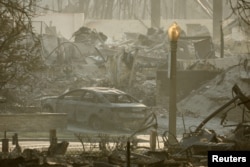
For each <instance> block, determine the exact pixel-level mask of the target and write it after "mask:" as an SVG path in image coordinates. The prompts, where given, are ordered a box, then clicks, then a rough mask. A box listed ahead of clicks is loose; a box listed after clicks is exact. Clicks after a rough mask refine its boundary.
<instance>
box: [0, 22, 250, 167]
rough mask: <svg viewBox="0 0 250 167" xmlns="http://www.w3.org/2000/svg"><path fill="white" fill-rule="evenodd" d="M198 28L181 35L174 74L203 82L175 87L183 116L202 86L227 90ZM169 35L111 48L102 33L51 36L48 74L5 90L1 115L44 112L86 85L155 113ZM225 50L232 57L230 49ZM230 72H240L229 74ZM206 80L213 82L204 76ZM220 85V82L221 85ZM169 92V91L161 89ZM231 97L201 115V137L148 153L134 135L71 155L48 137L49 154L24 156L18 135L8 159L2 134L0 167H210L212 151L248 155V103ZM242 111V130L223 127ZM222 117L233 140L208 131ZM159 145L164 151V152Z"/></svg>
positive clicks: (151, 34) (238, 95)
mask: <svg viewBox="0 0 250 167" xmlns="http://www.w3.org/2000/svg"><path fill="white" fill-rule="evenodd" d="M198 27H199V28H198V30H199V33H198V34H199V35H198V36H196V37H188V36H187V35H186V34H185V32H184V31H183V32H182V34H181V39H180V41H179V43H178V49H177V55H178V62H177V64H178V65H177V68H178V69H177V70H178V72H179V74H180V75H179V76H182V77H180V78H179V79H178V80H179V83H183V81H185V80H186V78H185V77H184V76H190V77H191V76H193V75H194V74H195V75H199V76H201V77H200V78H201V79H199V80H195V79H191V81H192V83H191V84H190V85H189V86H188V84H187V85H186V86H185V84H180V85H179V86H177V88H178V91H177V97H178V100H179V101H180V103H181V105H180V109H183V103H185V100H186V99H185V98H189V99H191V98H190V96H191V95H193V94H195V93H199V92H198V91H197V90H199V89H198V88H200V86H202V85H203V84H204V83H208V82H207V81H210V83H211V82H213V81H215V80H214V79H216V81H217V80H218V78H220V81H221V82H223V81H225V78H226V75H227V73H226V72H227V71H225V69H220V68H218V67H216V66H215V65H213V64H212V63H210V62H211V61H209V59H217V58H219V56H218V55H216V51H217V46H216V45H214V44H213V42H212V40H211V37H210V36H209V33H208V31H207V30H206V29H204V27H200V26H198ZM165 33H166V32H164V31H163V30H162V29H154V28H149V29H148V32H147V34H145V35H144V34H138V33H125V38H124V40H122V41H114V40H112V39H110V38H109V37H107V36H106V35H105V34H103V33H101V32H97V31H96V30H92V29H90V28H88V27H81V28H80V29H79V30H78V31H77V32H75V33H74V34H73V35H72V39H73V40H74V41H73V42H72V41H68V40H66V39H64V38H62V37H58V36H56V35H55V34H53V33H51V31H49V32H48V33H47V34H44V35H43V36H42V37H40V38H41V52H42V57H43V62H44V66H43V68H42V69H41V70H40V71H36V72H34V73H33V74H30V75H32V76H33V77H31V80H29V83H30V84H29V85H28V86H27V85H25V84H22V85H19V86H18V87H17V89H16V90H17V91H13V90H10V89H6V91H5V90H1V91H2V92H1V94H2V95H1V99H0V100H1V105H2V106H4V107H3V108H4V109H3V111H2V112H3V113H8V114H13V113H16V112H17V111H18V112H26V113H27V112H28V113H34V112H40V108H39V107H40V106H39V99H40V98H41V97H44V96H47V95H51V94H54V93H61V92H63V91H64V90H65V88H68V89H73V88H78V87H79V88H80V87H82V86H83V85H84V86H104V87H115V88H119V89H121V90H124V91H127V92H130V93H132V94H133V95H134V96H135V97H137V98H139V99H142V100H143V102H144V104H146V105H148V106H150V107H152V110H154V107H158V106H163V107H167V106H166V105H167V104H166V103H165V102H164V101H165V99H166V100H167V99H168V97H167V96H168V94H167V91H166V90H167V89H168V80H167V77H166V76H167V69H168V56H169V54H168V53H169V48H168V46H169V43H168V40H167V39H166V34H165ZM228 50H229V51H230V48H229V49H228ZM247 62H248V59H245V60H244V63H243V65H242V63H239V67H240V68H239V69H240V70H241V74H242V73H244V74H248V71H249V65H248V64H247ZM241 67H242V68H241ZM232 68H235V67H231V68H230V69H232ZM237 70H238V68H237ZM208 73H209V75H207V74H208ZM247 76H248V75H244V78H241V80H240V81H241V82H240V86H242V85H244V84H243V83H247V85H248V84H249V78H248V77H247ZM38 78H39V79H38ZM221 82H220V83H221ZM220 83H219V82H216V84H217V85H220ZM12 84H13V83H10V85H6V87H8V86H9V87H10V86H12ZM165 84H166V86H167V88H166V87H164V86H162V85H165ZM216 84H215V85H216ZM244 87H245V86H244ZM230 89H232V94H233V97H232V98H231V99H228V98H226V99H223V100H224V101H223V103H224V104H222V105H219V106H218V105H217V106H218V107H217V109H216V110H214V111H213V112H210V115H209V112H207V111H202V112H205V113H208V114H207V115H208V116H207V117H206V118H205V119H204V120H203V121H202V122H201V123H200V125H199V126H198V127H196V129H192V128H190V129H189V131H187V130H186V129H185V128H184V129H185V133H183V136H182V138H181V139H177V137H176V136H174V137H175V138H176V142H174V143H172V142H170V141H169V140H168V131H164V132H163V133H162V134H157V133H151V136H150V144H146V145H147V146H146V147H145V146H141V145H140V143H144V144H145V141H140V140H139V141H138V139H135V138H134V135H135V134H136V133H133V135H131V136H130V137H120V136H119V137H113V136H109V135H99V136H97V137H95V138H93V137H92V136H88V135H83V134H75V137H76V139H77V141H79V142H80V143H81V146H80V148H79V146H77V147H76V148H71V147H69V146H70V145H69V142H68V141H61V142H58V138H57V136H56V132H54V131H51V132H50V145H49V146H48V147H47V148H45V149H30V148H28V149H24V150H22V149H21V147H22V146H21V145H20V144H19V142H18V135H17V134H15V135H14V136H13V139H12V143H13V145H14V148H13V150H11V151H10V148H9V145H8V143H9V139H8V137H7V136H6V133H7V132H5V135H4V138H3V139H2V153H1V160H0V166H2V167H5V166H8V167H11V166H13V167H14V166H24V167H29V166H30V167H31V166H32V167H35V166H44V167H45V166H58V167H59V166H60V167H61V166H72V167H80V166H86V167H87V166H94V167H99V166H109V167H112V166H113V167H115V166H157V167H159V166H199V165H206V164H207V162H206V160H207V158H206V156H207V155H206V154H207V151H208V150H244V149H247V150H249V144H248V143H249V134H250V130H249V128H250V127H249V122H248V118H249V116H248V115H249V110H250V106H249V104H250V102H249V97H247V96H245V95H244V93H243V91H242V90H241V88H240V87H239V86H238V85H237V84H235V85H233V86H231V87H230ZM230 89H226V90H230ZM20 97H21V98H20ZM162 99H164V100H162ZM227 100H228V101H227ZM229 106H230V107H229ZM232 106H233V107H232ZM241 106H243V107H242V108H240V110H241V111H240V112H241V120H240V123H236V124H233V125H226V124H225V120H226V116H227V115H228V113H229V112H231V110H234V109H235V108H239V107H241ZM228 107H229V109H228ZM13 111H15V112H13ZM165 111H166V110H165ZM166 112H167V111H166ZM178 112H179V113H181V112H182V111H178ZM191 112H192V111H191ZM221 113H222V114H221ZM155 114H159V113H155ZM163 114H165V113H163ZM184 114H185V112H184ZM218 115H221V116H222V121H221V125H223V126H225V127H226V126H230V127H235V128H234V129H233V131H231V132H230V134H229V135H228V136H225V135H222V134H217V133H216V132H215V130H214V129H206V128H204V125H205V124H206V123H207V122H209V121H210V120H211V119H213V118H215V117H217V116H218ZM154 125H155V126H150V128H151V130H152V129H153V131H154V132H155V131H157V122H156V124H154ZM184 127H185V126H184ZM148 129H149V128H147V130H148ZM151 132H152V131H151ZM157 139H158V140H157ZM147 143H148V141H147ZM157 143H158V147H157V149H156V145H157ZM161 144H163V145H162V146H160V145H161ZM148 145H150V146H148Z"/></svg>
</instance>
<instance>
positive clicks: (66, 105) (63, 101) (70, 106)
mask: <svg viewBox="0 0 250 167" xmlns="http://www.w3.org/2000/svg"><path fill="white" fill-rule="evenodd" d="M82 94H83V92H82V91H81V90H75V91H72V92H68V93H66V94H65V95H63V96H61V97H60V98H59V100H58V102H57V104H56V108H57V111H58V112H60V113H67V114H68V119H69V120H72V121H75V119H76V107H77V105H79V103H81V97H82Z"/></svg>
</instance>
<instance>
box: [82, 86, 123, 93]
mask: <svg viewBox="0 0 250 167" xmlns="http://www.w3.org/2000/svg"><path fill="white" fill-rule="evenodd" d="M80 90H90V91H94V92H97V93H102V94H126V93H125V92H123V91H121V90H118V89H115V88H109V87H82V88H80Z"/></svg>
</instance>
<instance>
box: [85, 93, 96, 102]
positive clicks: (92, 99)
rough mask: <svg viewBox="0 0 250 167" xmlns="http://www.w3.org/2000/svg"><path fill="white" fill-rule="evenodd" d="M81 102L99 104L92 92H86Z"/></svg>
mask: <svg viewBox="0 0 250 167" xmlns="http://www.w3.org/2000/svg"><path fill="white" fill-rule="evenodd" d="M81 100H82V101H84V102H91V103H98V98H97V97H96V95H95V94H94V93H92V92H86V93H85V94H83V95H82V97H81Z"/></svg>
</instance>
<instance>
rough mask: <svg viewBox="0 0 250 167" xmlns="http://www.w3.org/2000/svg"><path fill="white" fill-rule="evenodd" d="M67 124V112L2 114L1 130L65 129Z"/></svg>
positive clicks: (0, 116)
mask: <svg viewBox="0 0 250 167" xmlns="http://www.w3.org/2000/svg"><path fill="white" fill-rule="evenodd" d="M66 126H67V114H64V113H42V114H37V113H31V114H1V115H0V130H1V131H19V132H20V131H26V132H27V131H28V132H32V131H48V129H58V128H59V129H63V128H66Z"/></svg>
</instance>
